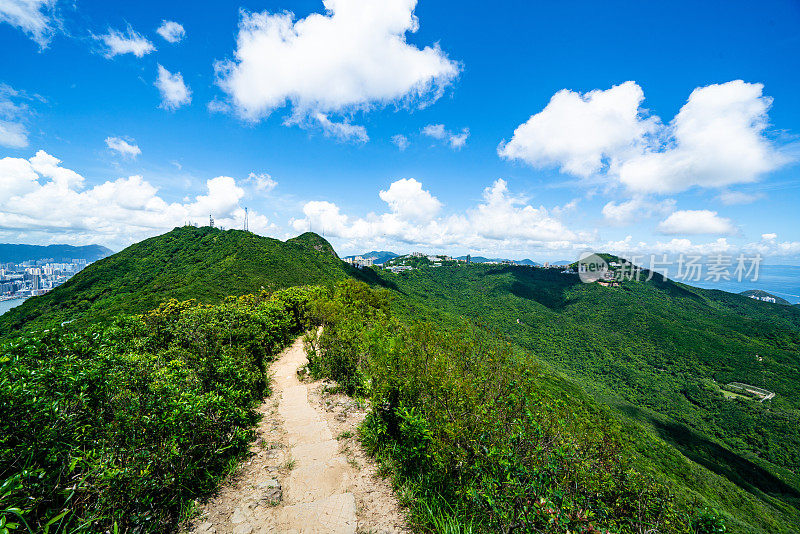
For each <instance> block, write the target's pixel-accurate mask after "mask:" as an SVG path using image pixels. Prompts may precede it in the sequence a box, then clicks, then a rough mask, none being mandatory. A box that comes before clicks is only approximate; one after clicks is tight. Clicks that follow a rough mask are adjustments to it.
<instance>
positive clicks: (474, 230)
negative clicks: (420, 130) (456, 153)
mask: <svg viewBox="0 0 800 534" xmlns="http://www.w3.org/2000/svg"><path fill="white" fill-rule="evenodd" d="M379 196H380V198H381V199H382V200H383V201H384V202H386V204H387V207H388V211H386V212H385V213H381V214H375V213H369V214H367V215H366V216H365V217H353V216H350V215H347V214H344V213H342V211H341V209H340V208H339V207H338V206H337V205H336V204H334V203H332V202H328V201H312V202H307V203H306V204H305V205H304V206H303V214H304V217H303V218H300V219H294V220H292V221H291V225H292V227H293V228H294V229H295V230H297V231H307V230H313V231H317V232H325V235H326V236H329V237H334V238H339V239H342V240H345V241H347V242H349V243H350V244H353V245H355V244H357V247H358V248H364V247H369V246H373V245H376V246H377V245H381V244H385V245H391V244H395V245H396V244H406V245H418V246H422V247H436V248H441V247H448V248H459V249H464V248H468V249H472V250H485V251H489V250H511V249H515V250H527V249H529V248H547V249H563V248H567V249H569V248H571V247H573V246H586V242H587V241H588V240H590V239H592V236H591V234H588V233H576V232H574V231H571V230H569V229H568V228H566V227H565V225H564V224H563V223H562V222H561V221H560V219H559V218H558V217H557V216H556V215H555V213H556V212H558V211H565V210H556V209H553V210H548V209H546V208H544V207H538V208H537V207H534V206H531V205H530V204H528V203H527V201H526V199H525V198H523V197H520V196H515V195H513V194H511V193H510V192H509V190H508V185H507V184H506V182H505V181H503V180H497V181H495V182H494V183H493V184H492V185H491V186H489V187H487V188H486V189H485V190H484V191H483V200H482V201H481V202H480V203H478V204H477V205H476V206H474V207H472V208H470V209H467V210H466V211H465V212H463V213H456V214H451V215H448V216H439V215H438V214H439V211H440V209H441V206H442V205H441V202H440V201H439V200H438V199H437V198H436V197H435V196H433V195H432V194H431V193H430V192H429V191H427V190H425V189H423V187H422V184H421V183H420V182H418V181H417V180H414V179H401V180H397V181H395V182H393V183H392V184H391V185H390V187H389V188H388V189H387V190H385V191H381V192H380V193H379Z"/></svg>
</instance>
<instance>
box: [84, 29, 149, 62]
mask: <svg viewBox="0 0 800 534" xmlns="http://www.w3.org/2000/svg"><path fill="white" fill-rule="evenodd" d="M95 39H98V40H100V41H102V42H103V44H105V50H104V51H103V54H104V55H105V56H106V57H107V58H112V57H114V56H118V55H121V54H133V55H134V56H136V57H144V56H145V55H147V54H149V53H151V52H155V50H156V47H155V46H154V45H153V43H151V42H150V41H148V40H147V38H145V36H143V35H142V34H141V33H137V32H136V31H134V30H133V28H132V27H131V25H130V24H128V28H127V30H126V31H124V32H122V31H120V30H115V29H113V28H109V29H108V33H106V34H104V35H97V36H95Z"/></svg>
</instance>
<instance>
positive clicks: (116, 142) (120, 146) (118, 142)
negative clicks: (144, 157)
mask: <svg viewBox="0 0 800 534" xmlns="http://www.w3.org/2000/svg"><path fill="white" fill-rule="evenodd" d="M106 146H107V147H108V148H110V149H111V150H113V151H115V152H118V153H119V154H121V155H123V156H128V157H131V158H136V156H138V155H139V154H141V153H142V151H141V149H140V148H139V145H137V144H136V143H135V142H131V143H129V142H127V141H126V140H124V139H120V138H119V137H106Z"/></svg>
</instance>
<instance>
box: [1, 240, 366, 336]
mask: <svg viewBox="0 0 800 534" xmlns="http://www.w3.org/2000/svg"><path fill="white" fill-rule="evenodd" d="M351 276H354V277H357V278H359V277H360V278H363V277H364V275H363V274H361V273H360V272H359V271H358V270H357V269H355V268H353V267H351V266H349V265H347V264H346V263H345V262H343V261H341V260H340V259H339V258H338V256H337V255H336V253H335V252H334V250H333V247H332V246H331V245H330V243H328V242H327V241H326V240H325V239H324V238H322V237H320V236H319V235H317V234H313V233H310V232H309V233H305V234H301V235H300V236H297V237H295V238H292V239H289V240H287V241H285V242H284V241H279V240H277V239H273V238H269V237H263V236H258V235H256V234H253V233H250V232H244V231H242V230H220V229H218V228H211V227H207V226H206V227H200V228H196V227H192V226H184V227H177V228H175V229H173V230H171V231H170V232H167V233H165V234H162V235H159V236H155V237H151V238H149V239H145V240H144V241H140V242H139V243H135V244H133V245H131V246H129V247H127V248H125V249H124V250H122V251H120V252H118V253H116V254H113V255H111V256H108V257H106V258H103V259H101V260H99V261H96V262H94V263H92V264H91V265H89V266H88V267H86V268H85V269H84V270H83V271H81V272H80V273H78V274H76V275H75V276H74V277H72V278H71V279H70V280H68V281H67V282H65V283H64V284H62V285H61V286H59V287H57V288H55V289H54V290H52V291H50V292H49V293H46V294H44V295H41V296H38V297H33V298H30V299H28V300H27V301H25V302H24V303H23V304H21V305H20V306H17V307H15V308H13V309H11V310H9V311H8V312H6V313H5V314H3V315H2V316H0V336H2V335H4V334H9V333H11V332H13V331H15V330H17V329H19V328H23V327H24V328H26V329H30V328H39V327H47V326H51V325H54V324H58V323H61V322H65V321H77V322H78V323H83V322H88V321H90V320H91V321H106V320H110V319H111V318H112V317H114V316H115V315H117V314H120V313H128V314H130V313H141V312H144V311H147V310H150V309H152V308H155V307H156V306H158V305H159V304H160V303H161V302H162V301H165V300H169V299H170V298H177V299H179V300H187V299H196V300H198V301H199V302H201V303H207V304H213V303H217V302H221V301H222V300H223V299H224V298H226V297H227V296H229V295H242V294H246V293H258V292H259V291H261V290H262V289H266V290H268V291H273V290H276V289H283V288H285V287H290V286H295V285H303V284H314V283H322V284H325V283H330V282H334V281H336V280H341V279H344V278H348V277H351Z"/></svg>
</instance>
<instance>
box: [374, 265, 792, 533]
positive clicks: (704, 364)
mask: <svg viewBox="0 0 800 534" xmlns="http://www.w3.org/2000/svg"><path fill="white" fill-rule="evenodd" d="M380 276H381V277H383V278H384V279H385V280H386V282H387V283H392V284H395V285H396V288H397V290H398V291H399V292H400V293H401V294H402V305H403V307H404V312H403V313H404V314H405V315H406V316H408V317H419V316H425V315H428V316H434V317H437V318H438V322H439V324H441V325H451V324H455V323H457V322H458V321H459V320H462V319H466V320H469V321H470V322H473V323H475V324H478V325H482V326H484V327H486V328H487V329H488V330H489V331H491V332H493V333H494V334H495V335H497V336H500V337H503V338H505V339H507V340H508V341H509V342H511V343H513V344H514V345H516V346H518V347H520V348H522V349H524V350H525V351H527V352H529V353H530V354H532V355H533V356H534V357H536V358H537V359H540V360H542V361H544V362H546V363H547V364H548V365H549V366H550V367H551V368H553V369H554V370H556V371H559V372H561V373H563V374H564V375H565V376H567V377H568V378H569V379H571V380H575V381H577V383H578V384H580V385H581V386H582V387H583V388H584V389H586V390H587V391H588V392H590V393H591V394H592V395H594V396H595V398H597V399H599V400H601V401H602V402H604V403H606V404H608V405H610V406H612V407H614V408H616V411H617V413H618V414H621V415H622V416H623V419H624V421H625V422H626V424H628V425H630V427H629V433H630V434H631V435H636V433H637V432H640V431H642V429H644V430H645V431H646V432H647V433H648V434H650V435H651V436H654V437H658V438H659V439H660V440H663V442H666V443H667V444H669V445H670V446H671V447H672V449H671V450H673V451H680V453H681V455H683V458H681V456H680V455H675V454H673V453H672V452H670V449H667V448H665V447H661V448H658V447H656V448H652V447H650V446H649V445H645V442H642V443H640V445H641V447H642V450H641V451H640V452H642V453H644V454H646V455H650V456H651V458H652V459H653V461H654V462H655V464H656V465H659V469H660V470H662V471H663V472H666V473H670V474H671V475H673V476H675V479H676V480H677V481H679V482H680V483H681V484H684V485H685V486H686V488H687V490H690V491H695V492H698V493H700V494H702V495H703V496H704V497H706V498H708V499H709V501H710V502H712V503H714V505H715V506H718V507H719V508H721V509H723V510H726V511H727V512H729V513H730V514H732V515H733V516H738V517H736V521H737V522H738V523H739V528H737V529H736V530H737V531H742V532H773V531H781V530H779V529H781V528H782V529H783V531H786V532H793V531H796V530H797V529H798V528H800V514H798V506H800V477H798V473H800V424H798V423H800V393H799V392H798V389H797V385H798V383H800V370H799V369H798V354H799V353H800V310H797V309H796V308H788V307H779V306H764V305H763V303H760V302H757V301H754V300H752V299H749V298H746V297H742V296H739V295H734V294H731V293H725V292H722V291H709V290H702V289H697V288H693V287H689V286H685V285H682V284H676V283H672V282H669V281H668V282H664V281H658V280H653V281H650V282H634V281H629V282H624V283H623V285H622V287H619V288H611V287H601V286H599V285H597V284H582V283H580V281H579V280H578V277H577V276H576V275H567V274H561V273H559V272H557V271H555V270H548V269H534V268H530V267H517V266H500V265H492V266H481V265H472V266H460V267H447V266H444V267H439V268H422V269H417V270H414V271H410V272H404V273H401V274H390V273H388V272H381V273H380ZM731 382H745V383H747V384H750V385H753V386H757V387H761V388H765V389H767V390H769V391H770V392H774V393H776V396H775V397H774V398H773V399H771V400H769V401H766V402H763V403H762V402H759V401H758V400H759V399H753V398H747V397H744V396H741V395H736V394H732V393H731V392H730V391H728V390H727V389H726V385H727V384H729V383H731ZM687 458H688V459H690V460H692V461H693V462H696V464H688V463H686V462H685V459H687ZM684 464H685V465H684ZM698 464H699V465H701V466H703V467H705V468H706V469H707V470H706V469H701V468H699V467H698ZM709 471H711V472H713V473H715V474H717V475H720V476H722V477H723V478H722V479H719V480H718V481H717V482H712V480H713V479H712V478H710V475H711V473H709ZM737 501H738V502H739V503H740V504H734V503H735V502H737ZM743 502H749V503H750V504H749V505H748V508H750V507H752V506H755V507H756V508H762V507H763V511H762V512H759V513H758V514H755V515H754V514H753V512H752V509H751V510H750V512H747V513H744V512H742V509H743V508H742V504H741V503H743Z"/></svg>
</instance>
